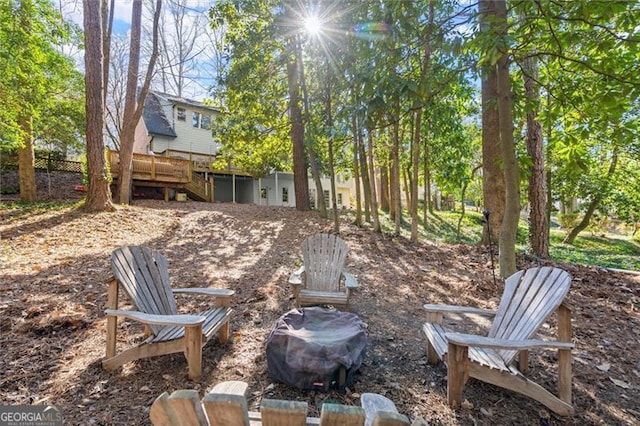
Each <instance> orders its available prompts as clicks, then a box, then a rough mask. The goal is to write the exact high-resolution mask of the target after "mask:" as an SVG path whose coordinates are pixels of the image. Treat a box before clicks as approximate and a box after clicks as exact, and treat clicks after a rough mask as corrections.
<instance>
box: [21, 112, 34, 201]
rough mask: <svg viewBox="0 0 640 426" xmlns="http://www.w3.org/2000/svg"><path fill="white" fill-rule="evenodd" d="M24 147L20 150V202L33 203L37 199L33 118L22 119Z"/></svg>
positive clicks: (23, 117)
mask: <svg viewBox="0 0 640 426" xmlns="http://www.w3.org/2000/svg"><path fill="white" fill-rule="evenodd" d="M19 123H20V127H21V130H22V134H23V137H22V145H21V146H20V147H19V148H18V182H19V184H20V201H24V202H27V203H32V202H34V201H36V199H37V190H36V169H35V165H36V157H35V152H34V147H33V128H32V120H31V117H25V116H22V117H20V121H19Z"/></svg>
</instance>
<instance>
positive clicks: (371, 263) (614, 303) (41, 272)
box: [0, 201, 640, 425]
mask: <svg viewBox="0 0 640 426" xmlns="http://www.w3.org/2000/svg"><path fill="white" fill-rule="evenodd" d="M1 214H2V216H1V223H0V232H1V240H0V262H1V266H0V348H1V349H0V351H1V356H0V403H1V404H55V405H57V406H59V407H60V408H61V409H62V412H63V415H64V416H65V424H69V425H137V424H140V425H143V424H149V420H148V409H149V406H150V404H151V403H152V402H153V400H154V399H155V398H156V397H157V396H158V395H159V394H160V393H162V392H164V391H168V392H172V391H174V390H176V389H181V388H196V389H198V390H200V391H201V393H204V392H205V391H206V390H207V389H210V388H211V387H212V386H213V385H214V384H216V383H218V382H220V381H224V380H244V381H246V382H247V383H249V386H250V408H252V409H256V408H257V407H258V406H259V403H260V401H261V399H262V398H263V397H268V398H286V399H295V400H303V401H307V402H308V403H309V405H310V409H311V410H312V411H315V412H316V414H317V410H318V408H319V406H320V404H321V403H322V402H325V401H339V402H341V403H347V404H358V396H359V393H362V392H378V393H381V394H384V395H386V396H388V397H389V398H391V399H392V400H394V401H395V403H396V405H397V407H398V409H399V410H400V412H402V413H404V414H407V415H409V416H410V417H411V418H414V417H415V416H418V415H419V416H422V417H423V418H425V419H426V420H428V421H429V423H430V424H436V425H438V424H442V425H457V424H461V425H472V424H495V425H502V424H530V425H534V424H535V425H538V424H571V425H585V424H607V425H610V424H638V423H640V408H639V405H638V401H640V357H639V350H640V314H639V310H640V278H639V277H638V276H633V275H625V274H618V273H611V272H607V271H603V270H599V269H596V268H585V267H576V266H572V265H560V266H561V267H563V268H565V269H566V270H567V271H568V272H569V273H571V274H572V276H573V277H574V281H573V284H572V289H571V292H570V295H569V297H568V300H569V302H570V303H571V304H572V306H573V307H574V314H573V318H574V321H573V323H574V340H575V343H576V350H575V352H574V361H573V367H574V381H573V392H574V401H575V407H576V415H575V416H574V417H573V418H570V419H563V418H558V417H556V416H555V415H553V414H551V413H549V411H548V410H546V409H545V408H544V407H543V406H541V405H540V404H538V403H535V402H534V401H532V400H530V399H528V398H525V397H521V396H519V395H517V394H515V393H513V392H508V391H504V390H502V389H499V388H496V387H494V386H491V385H488V384H484V383H480V382H477V381H473V380H472V381H470V383H469V384H468V385H467V388H466V392H465V398H466V399H467V400H468V403H466V404H465V406H464V408H462V409H459V410H456V411H452V410H451V409H449V408H448V406H447V404H446V369H445V367H444V366H443V365H442V364H440V365H438V366H435V367H433V366H430V365H428V364H427V362H426V356H425V353H424V337H423V336H422V333H421V331H420V328H421V323H422V322H423V321H424V315H423V314H422V312H421V305H422V304H423V303H427V302H428V303H450V304H473V305H476V306H480V307H488V308H494V307H495V306H496V304H497V301H498V298H499V297H500V294H501V292H502V290H501V288H500V286H499V285H498V286H494V284H493V282H492V278H491V269H490V268H489V263H488V261H487V260H488V254H487V253H486V252H484V251H483V249H480V248H477V247H472V246H450V245H441V244H432V243H428V242H425V243H421V244H415V245H414V244H411V243H410V242H409V241H407V240H406V239H403V238H391V237H389V236H384V235H378V234H375V233H372V232H370V231H369V230H366V229H359V228H356V227H354V226H353V225H350V224H348V223H343V224H342V232H341V235H342V237H343V238H344V239H345V240H346V241H347V243H348V244H349V246H350V247H351V252H350V255H349V259H348V261H347V263H348V267H349V270H350V271H351V272H352V273H354V274H355V275H356V276H357V277H358V280H359V282H360V283H361V285H362V288H361V289H360V290H359V291H358V292H357V293H356V294H355V295H354V297H353V302H352V304H351V306H350V308H349V310H351V311H353V312H356V313H358V315H359V316H360V317H361V318H362V319H363V320H364V321H365V322H366V323H367V325H368V332H369V346H368V349H367V354H366V357H365V361H364V366H363V368H362V369H361V374H360V375H359V376H358V377H357V379H356V382H355V384H354V386H353V389H350V390H349V391H348V392H347V393H338V392H329V393H318V392H315V391H298V390H295V389H291V388H288V387H287V386H285V385H282V384H278V383H274V382H273V381H272V380H270V379H269V377H268V376H267V374H266V361H265V358H264V342H265V339H266V336H267V334H268V332H269V331H270V329H271V326H272V324H273V323H274V321H275V320H276V318H278V317H279V316H280V315H282V314H283V313H284V312H286V311H287V310H289V309H291V308H292V307H293V300H292V299H291V292H290V289H289V288H288V287H287V285H286V281H287V277H288V275H289V273H290V272H291V271H292V270H293V269H294V267H295V262H296V260H298V259H299V256H300V251H299V246H300V242H301V241H302V239H304V237H306V236H307V235H309V234H310V233H313V232H318V231H322V230H325V229H327V227H329V226H330V223H328V222H326V221H324V220H322V219H320V218H319V217H318V215H317V213H314V212H309V213H301V212H297V211H295V210H293V209H289V208H272V207H258V206H253V205H233V204H204V203H195V202H188V203H175V202H173V203H164V202H157V201H138V202H135V204H134V205H133V206H131V207H126V208H119V209H118V211H117V212H116V213H100V214H85V213H82V212H78V211H72V210H68V209H67V210H60V211H49V212H48V213H44V214H37V213H35V214H29V215H22V214H20V212H15V211H13V212H7V211H3V212H2V213H1ZM131 244H144V245H148V246H151V247H154V248H157V249H159V250H161V251H162V252H163V253H164V254H165V255H166V256H167V258H168V259H169V261H170V274H171V277H172V281H173V285H174V286H213V287H229V288H232V289H234V290H235V291H236V295H235V300H234V303H233V308H234V315H233V318H232V323H231V327H232V334H233V338H232V339H231V341H230V342H229V343H228V344H227V345H225V346H220V345H219V344H217V343H216V342H210V343H209V344H208V345H207V346H205V349H204V355H203V356H204V362H203V364H204V368H203V377H202V380H201V381H200V382H198V383H194V382H192V381H190V380H189V379H188V378H187V374H186V373H187V368H186V362H185V360H184V357H183V356H181V355H172V356H162V357H156V358H150V359H145V360H141V361H138V362H133V363H130V364H127V365H126V366H125V367H124V368H123V369H122V370H120V371H117V372H106V371H103V370H102V369H101V367H100V360H101V358H102V357H103V356H104V349H105V337H104V336H105V320H104V316H103V314H102V312H103V309H104V303H105V300H106V284H105V281H106V280H107V278H108V277H109V276H110V270H109V263H108V256H109V254H110V253H111V251H112V250H113V249H115V248H116V247H118V246H122V245H131ZM529 265H530V263H529V262H528V261H526V260H524V259H520V261H519V265H518V266H519V267H521V268H524V267H527V266H529ZM205 302H206V301H202V302H201V301H200V299H198V300H197V302H194V303H203V304H204V303H205ZM187 307H188V308H189V307H190V308H193V307H196V306H195V305H194V304H191V305H187ZM127 324H129V323H127ZM552 330H553V322H551V325H550V327H549V328H548V329H544V330H543V334H548V333H550V332H551V331H552ZM119 336H120V340H121V341H120V344H121V345H126V344H133V343H135V341H137V340H139V339H140V337H141V330H139V329H138V328H137V327H136V326H134V325H127V326H123V327H122V329H121V330H120V335H119ZM530 359H531V365H532V368H531V375H532V377H533V378H534V379H535V380H536V381H538V383H541V384H542V385H543V386H545V387H547V388H549V389H551V390H554V389H555V386H556V382H555V376H554V369H555V353H554V352H550V351H543V352H540V353H537V354H532V355H531V357H530Z"/></svg>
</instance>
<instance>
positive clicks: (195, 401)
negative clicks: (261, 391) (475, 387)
mask: <svg viewBox="0 0 640 426" xmlns="http://www.w3.org/2000/svg"><path fill="white" fill-rule="evenodd" d="M247 389H248V386H247V384H246V383H245V382H241V381H230V382H222V383H219V384H217V385H216V386H214V388H213V389H212V390H211V392H209V393H208V394H206V395H205V397H204V398H203V399H202V402H201V401H200V397H199V395H198V391H196V390H191V389H187V390H177V391H175V392H173V393H172V394H171V395H169V394H168V393H167V392H165V393H163V394H162V395H160V396H159V397H158V398H156V400H155V401H154V402H153V405H151V409H150V410H149V417H150V418H151V423H152V424H153V425H154V426H185V425H194V426H196V425H200V426H249V425H263V426H293V425H297V426H304V425H315V426H318V425H319V426H362V425H363V424H364V423H365V418H369V416H370V417H371V423H370V424H371V425H375V426H404V425H409V419H408V418H407V417H406V416H404V415H401V414H398V412H397V410H396V408H395V406H394V405H393V402H391V401H389V402H391V405H390V406H389V405H388V404H387V405H385V406H384V407H381V406H380V405H373V407H374V408H377V410H376V412H375V413H368V412H366V410H367V408H366V407H364V405H363V408H360V407H356V406H349V405H342V404H329V403H325V404H322V409H321V412H320V417H319V418H317V417H307V410H308V405H307V403H306V402H301V401H285V400H278V399H266V398H265V399H263V400H262V401H261V403H260V412H255V411H248V409H247V406H248V404H247V399H246V393H247ZM369 395H372V396H373V395H374V394H369ZM380 397H381V396H380ZM381 398H384V397H381ZM387 410H388V411H387Z"/></svg>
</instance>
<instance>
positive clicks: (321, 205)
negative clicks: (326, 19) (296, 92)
mask: <svg viewBox="0 0 640 426" xmlns="http://www.w3.org/2000/svg"><path fill="white" fill-rule="evenodd" d="M296 61H297V63H298V70H299V72H300V87H301V89H302V99H303V105H304V117H305V120H304V122H305V123H309V120H310V116H311V114H310V113H309V94H308V92H307V83H306V80H305V73H304V62H303V61H302V49H296ZM304 146H305V152H306V153H307V157H308V158H309V165H310V166H311V176H312V178H313V183H314V185H315V187H316V193H317V194H321V195H322V194H323V193H324V190H323V188H322V180H321V179H320V167H319V166H318V159H317V157H316V152H315V150H314V149H313V146H312V144H311V141H310V140H309V138H305V144H304ZM318 210H319V211H320V217H322V218H324V219H326V218H327V205H326V204H325V202H324V196H322V197H318ZM336 232H337V231H336Z"/></svg>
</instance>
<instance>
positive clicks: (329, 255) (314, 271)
mask: <svg viewBox="0 0 640 426" xmlns="http://www.w3.org/2000/svg"><path fill="white" fill-rule="evenodd" d="M348 253H349V247H348V246H347V244H346V243H345V242H344V240H342V239H341V238H340V237H338V236H336V235H333V234H326V233H321V234H315V235H311V236H310V237H307V239H305V240H304V241H303V242H302V257H303V261H304V267H305V273H306V287H307V289H310V290H320V291H339V290H340V274H341V273H342V268H343V267H344V263H345V261H346V259H347V254H348Z"/></svg>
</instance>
